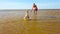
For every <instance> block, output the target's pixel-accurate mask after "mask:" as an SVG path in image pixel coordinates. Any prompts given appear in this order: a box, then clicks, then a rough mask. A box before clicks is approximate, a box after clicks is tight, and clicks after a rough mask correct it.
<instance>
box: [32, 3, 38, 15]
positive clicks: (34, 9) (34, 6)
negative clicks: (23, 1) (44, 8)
mask: <svg viewBox="0 0 60 34" xmlns="http://www.w3.org/2000/svg"><path fill="white" fill-rule="evenodd" d="M32 9H33V11H34V14H37V10H38V8H37V5H36V4H35V3H33V8H32Z"/></svg>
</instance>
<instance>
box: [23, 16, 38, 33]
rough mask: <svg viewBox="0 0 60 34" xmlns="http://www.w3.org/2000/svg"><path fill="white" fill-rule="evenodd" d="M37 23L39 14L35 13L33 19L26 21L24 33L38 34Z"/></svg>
mask: <svg viewBox="0 0 60 34" xmlns="http://www.w3.org/2000/svg"><path fill="white" fill-rule="evenodd" d="M37 25H38V22H37V15H33V19H31V20H30V21H24V34H38V32H37V31H38V28H37Z"/></svg>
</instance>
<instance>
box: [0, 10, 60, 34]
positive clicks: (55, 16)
mask: <svg viewBox="0 0 60 34" xmlns="http://www.w3.org/2000/svg"><path fill="white" fill-rule="evenodd" d="M24 15H25V11H18V10H17V11H15V12H14V11H0V34H60V10H39V11H38V14H37V15H34V14H33V12H30V18H31V20H29V21H24V20H23V17H24Z"/></svg>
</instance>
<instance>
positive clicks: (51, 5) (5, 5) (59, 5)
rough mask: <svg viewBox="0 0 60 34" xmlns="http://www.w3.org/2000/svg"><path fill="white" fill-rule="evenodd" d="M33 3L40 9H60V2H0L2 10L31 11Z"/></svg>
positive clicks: (51, 0) (20, 0)
mask: <svg viewBox="0 0 60 34" xmlns="http://www.w3.org/2000/svg"><path fill="white" fill-rule="evenodd" d="M33 3H36V5H37V6H38V8H39V9H60V0H0V9H31V8H32V4H33Z"/></svg>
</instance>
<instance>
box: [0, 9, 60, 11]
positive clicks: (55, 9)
mask: <svg viewBox="0 0 60 34" xmlns="http://www.w3.org/2000/svg"><path fill="white" fill-rule="evenodd" d="M7 10H12V11H14V10H16V11H17V10H18V11H22V10H26V9H0V11H7ZM28 10H31V9H28ZM39 10H60V9H39Z"/></svg>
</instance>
